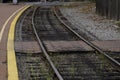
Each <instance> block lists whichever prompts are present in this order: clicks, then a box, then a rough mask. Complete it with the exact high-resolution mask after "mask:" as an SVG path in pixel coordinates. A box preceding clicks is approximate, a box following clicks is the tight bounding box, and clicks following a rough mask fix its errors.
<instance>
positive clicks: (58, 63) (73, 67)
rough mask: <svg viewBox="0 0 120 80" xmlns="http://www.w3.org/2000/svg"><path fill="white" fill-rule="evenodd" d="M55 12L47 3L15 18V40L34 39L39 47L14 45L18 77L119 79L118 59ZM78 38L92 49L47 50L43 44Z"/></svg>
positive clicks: (32, 79)
mask: <svg viewBox="0 0 120 80" xmlns="http://www.w3.org/2000/svg"><path fill="white" fill-rule="evenodd" d="M58 12H59V11H58V9H57V8H53V7H48V6H46V7H32V8H30V9H28V10H27V11H26V12H25V14H24V15H23V16H22V17H21V19H20V20H19V21H18V24H17V28H16V40H15V42H27V41H30V42H31V41H36V42H38V44H39V46H40V49H41V52H38V53H35V52H22V51H17V49H16V57H17V65H18V72H19V79H20V80H84V79H85V80H89V79H91V80H119V79H120V63H119V62H117V61H116V60H114V59H113V58H112V57H110V56H108V55H107V54H106V53H105V52H103V51H102V50H100V49H99V48H98V47H96V46H94V45H93V44H91V43H90V42H89V41H87V40H85V39H84V38H83V37H81V36H80V35H79V34H77V33H76V32H75V31H74V30H73V29H71V28H70V27H69V26H68V25H67V24H66V23H68V22H67V20H66V19H65V18H64V17H63V16H62V14H58ZM20 23H21V24H20ZM33 30H34V31H33ZM80 40H82V41H85V42H86V43H87V44H88V45H90V46H91V47H92V48H94V51H93V52H80V51H71V52H70V51H68V52H67V51H66V52H64V51H63V52H59V51H57V52H50V51H49V50H48V48H47V46H46V42H48V43H50V42H53V41H54V42H59V41H68V42H69V41H80ZM64 45H66V44H64Z"/></svg>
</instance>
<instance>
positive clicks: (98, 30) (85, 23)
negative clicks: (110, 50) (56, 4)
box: [60, 3, 120, 40]
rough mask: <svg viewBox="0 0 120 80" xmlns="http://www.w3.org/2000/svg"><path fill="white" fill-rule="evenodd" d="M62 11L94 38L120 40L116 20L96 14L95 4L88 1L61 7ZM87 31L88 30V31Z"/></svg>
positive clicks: (119, 30) (76, 25)
mask: <svg viewBox="0 0 120 80" xmlns="http://www.w3.org/2000/svg"><path fill="white" fill-rule="evenodd" d="M60 10H61V13H62V14H63V15H64V16H65V17H66V18H67V19H68V20H69V21H70V22H71V23H72V24H73V25H74V26H75V27H76V28H78V29H79V30H80V31H82V32H83V33H84V34H86V35H87V36H88V37H90V38H91V39H92V40H120V27H118V26H116V25H115V21H113V20H108V19H106V18H104V17H101V16H98V15H97V14H95V5H94V4H91V3H88V4H86V5H82V3H81V4H80V5H79V6H77V7H76V6H75V7H66V6H65V7H61V8H60ZM86 31H87V32H86Z"/></svg>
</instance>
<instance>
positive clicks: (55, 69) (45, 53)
mask: <svg viewBox="0 0 120 80" xmlns="http://www.w3.org/2000/svg"><path fill="white" fill-rule="evenodd" d="M36 10H37V8H36V9H35V10H34V12H33V15H32V27H33V30H34V33H35V35H36V38H37V40H38V43H39V45H40V47H41V50H42V52H43V53H44V55H45V57H46V59H47V60H48V62H49V64H50V65H51V67H52V69H53V71H54V72H55V74H56V76H57V78H58V79H59V80H64V79H63V77H62V76H61V75H60V73H59V72H58V70H57V68H56V67H55V65H54V64H53V62H52V60H51V59H50V57H49V55H48V53H47V50H46V49H45V48H44V44H43V43H42V40H41V39H40V38H39V36H38V34H37V31H36V28H35V24H34V17H35V12H36Z"/></svg>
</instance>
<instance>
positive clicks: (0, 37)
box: [0, 6, 25, 42]
mask: <svg viewBox="0 0 120 80" xmlns="http://www.w3.org/2000/svg"><path fill="white" fill-rule="evenodd" d="M24 7H25V6H23V7H21V8H20V9H18V10H16V11H15V12H14V13H13V14H12V15H11V16H10V17H9V18H8V19H7V20H6V22H5V23H4V25H3V27H2V29H1V31H0V42H1V40H2V36H3V32H4V30H5V27H6V25H7V24H8V22H9V21H10V19H11V18H12V17H13V16H15V14H16V13H18V12H19V11H20V10H21V9H23V8H24Z"/></svg>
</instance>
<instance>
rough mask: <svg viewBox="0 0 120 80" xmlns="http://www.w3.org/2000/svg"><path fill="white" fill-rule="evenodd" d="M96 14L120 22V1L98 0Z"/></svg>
mask: <svg viewBox="0 0 120 80" xmlns="http://www.w3.org/2000/svg"><path fill="white" fill-rule="evenodd" d="M96 12H97V13H98V14H100V15H102V16H106V17H107V18H109V19H114V20H120V0H96Z"/></svg>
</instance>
